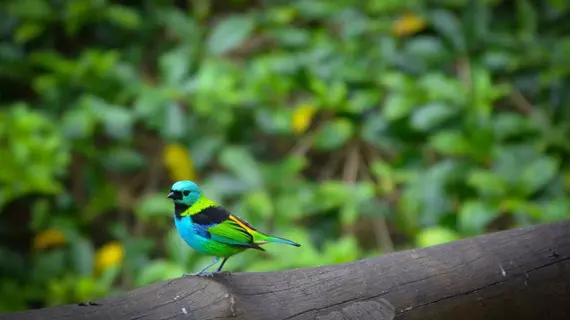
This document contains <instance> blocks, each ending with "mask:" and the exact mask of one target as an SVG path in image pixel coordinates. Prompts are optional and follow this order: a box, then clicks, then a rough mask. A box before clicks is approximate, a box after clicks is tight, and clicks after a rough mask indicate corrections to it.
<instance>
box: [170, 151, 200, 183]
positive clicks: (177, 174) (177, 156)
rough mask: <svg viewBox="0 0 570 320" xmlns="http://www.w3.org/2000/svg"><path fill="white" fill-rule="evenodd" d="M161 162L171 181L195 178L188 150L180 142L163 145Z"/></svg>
mask: <svg viewBox="0 0 570 320" xmlns="http://www.w3.org/2000/svg"><path fill="white" fill-rule="evenodd" d="M163 162H164V165H165V166H166V168H167V169H168V173H169V176H170V179H172V181H178V180H194V179H195V178H196V172H195V171H194V164H193V163H192V158H191V157H190V152H188V149H186V148H185V147H184V146H182V145H180V144H175V143H172V144H167V145H166V146H165V147H164V150H163Z"/></svg>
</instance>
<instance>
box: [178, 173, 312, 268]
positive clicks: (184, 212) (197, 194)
mask: <svg viewBox="0 0 570 320" xmlns="http://www.w3.org/2000/svg"><path fill="white" fill-rule="evenodd" d="M168 198H169V199H171V200H172V202H173V203H174V225H175V226H176V229H177V231H178V234H179V236H180V237H181V238H182V239H183V240H184V241H185V242H186V243H187V244H188V245H189V246H190V247H191V248H192V249H194V250H195V251H196V252H198V253H200V254H203V255H206V256H212V257H213V258H212V262H211V263H210V264H208V265H206V266H205V267H204V268H203V269H201V270H200V271H198V272H197V273H195V274H191V273H186V274H184V275H197V276H212V275H213V274H214V273H217V272H221V271H222V268H223V267H224V264H225V263H226V261H227V260H228V259H229V258H230V257H232V256H234V255H236V254H238V253H241V252H243V251H244V250H247V249H255V250H260V251H265V249H264V248H262V247H261V245H263V244H266V243H281V244H287V245H291V246H295V247H300V246H301V245H300V244H299V243H296V242H294V241H291V240H288V239H285V238H281V237H277V236H272V235H268V234H266V233H263V232H261V231H258V230H257V229H256V228H255V227H254V226H252V225H251V224H250V223H248V222H247V221H245V220H244V219H242V218H240V217H238V216H236V215H234V214H232V213H231V212H229V211H228V210H227V209H225V208H224V207H223V206H221V205H219V204H218V203H216V202H215V201H213V200H211V199H209V198H208V197H206V195H204V193H203V191H202V189H201V188H200V186H198V184H197V183H195V182H194V181H191V180H180V181H176V182H175V183H174V184H173V185H172V186H171V188H170V193H168ZM220 259H222V263H221V264H220V266H219V267H218V269H217V270H216V271H215V272H206V270H208V269H209V268H210V267H212V266H213V265H215V264H216V263H218V262H219V260H220Z"/></svg>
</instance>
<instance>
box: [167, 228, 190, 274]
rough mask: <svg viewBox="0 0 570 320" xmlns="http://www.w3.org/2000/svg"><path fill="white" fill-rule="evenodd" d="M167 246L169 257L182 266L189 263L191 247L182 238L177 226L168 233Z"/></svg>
mask: <svg viewBox="0 0 570 320" xmlns="http://www.w3.org/2000/svg"><path fill="white" fill-rule="evenodd" d="M165 247H166V250H167V252H168V257H169V258H170V259H172V260H173V262H175V263H177V264H178V265H180V266H186V265H188V262H189V261H190V259H189V258H190V253H191V248H190V247H189V246H188V245H187V244H186V242H184V240H182V238H181V237H180V235H179V234H178V231H176V229H175V228H172V229H170V231H168V233H167V235H166V241H165Z"/></svg>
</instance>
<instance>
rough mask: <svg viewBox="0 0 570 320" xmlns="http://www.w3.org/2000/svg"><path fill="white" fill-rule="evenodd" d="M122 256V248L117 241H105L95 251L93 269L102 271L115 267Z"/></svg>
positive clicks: (123, 254) (121, 259)
mask: <svg viewBox="0 0 570 320" xmlns="http://www.w3.org/2000/svg"><path fill="white" fill-rule="evenodd" d="M124 256H125V252H124V248H123V245H122V244H121V243H120V242H119V241H110V242H107V243H105V244H104V245H103V246H102V247H101V248H99V249H97V251H96V252H95V259H94V260H95V270H96V271H97V272H103V271H104V270H105V269H108V268H111V267H116V266H117V265H120V264H121V263H122V262H123V258H124Z"/></svg>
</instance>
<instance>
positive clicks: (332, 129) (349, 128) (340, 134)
mask: <svg viewBox="0 0 570 320" xmlns="http://www.w3.org/2000/svg"><path fill="white" fill-rule="evenodd" d="M354 133H355V132H354V127H353V125H352V123H351V122H350V121H349V120H347V119H334V120H332V121H329V122H326V123H324V124H323V126H321V127H320V128H319V129H318V130H317V131H316V133H315V141H314V143H315V147H316V148H318V149H321V150H334V149H338V148H340V147H342V146H343V145H344V144H345V143H346V142H348V140H349V139H350V138H352V136H353V135H354Z"/></svg>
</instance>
